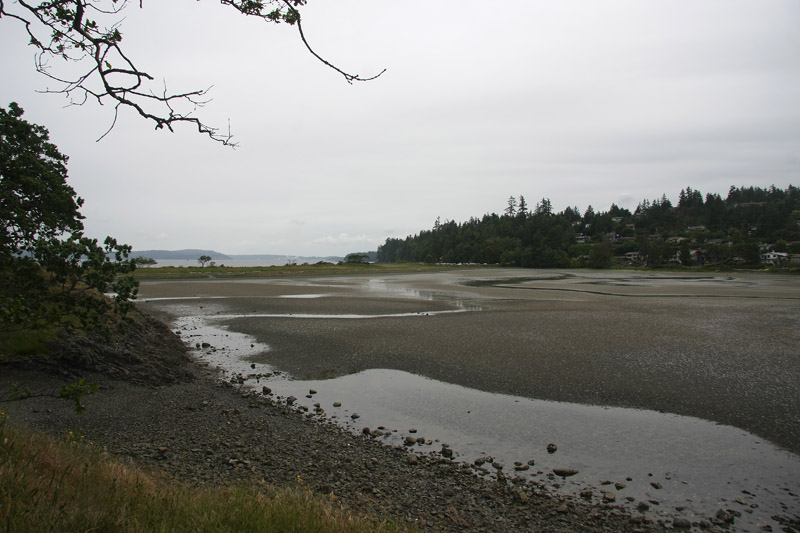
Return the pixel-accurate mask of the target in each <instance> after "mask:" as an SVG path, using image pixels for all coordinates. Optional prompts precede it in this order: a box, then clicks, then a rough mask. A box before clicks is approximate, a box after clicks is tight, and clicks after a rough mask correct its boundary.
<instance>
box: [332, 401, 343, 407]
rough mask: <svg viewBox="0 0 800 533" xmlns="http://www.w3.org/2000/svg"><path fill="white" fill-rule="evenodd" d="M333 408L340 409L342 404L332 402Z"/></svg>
mask: <svg viewBox="0 0 800 533" xmlns="http://www.w3.org/2000/svg"><path fill="white" fill-rule="evenodd" d="M333 406H334V407H341V406H342V402H333Z"/></svg>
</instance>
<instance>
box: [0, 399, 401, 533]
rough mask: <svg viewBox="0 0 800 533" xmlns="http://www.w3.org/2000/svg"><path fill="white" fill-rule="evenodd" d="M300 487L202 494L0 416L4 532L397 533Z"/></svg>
mask: <svg viewBox="0 0 800 533" xmlns="http://www.w3.org/2000/svg"><path fill="white" fill-rule="evenodd" d="M397 530H399V528H397V527H394V526H391V525H388V526H387V525H386V524H382V523H378V522H376V521H374V520H369V519H366V518H363V517H356V516H353V515H352V514H350V513H347V512H345V511H344V510H342V509H341V508H340V507H339V506H338V504H337V502H336V500H335V498H333V497H323V496H318V495H314V494H312V493H311V492H310V491H309V490H307V489H306V488H305V485H304V483H303V481H302V480H301V479H298V480H297V485H296V486H295V487H290V488H284V489H274V488H271V487H266V486H264V487H260V488H251V487H247V488H245V487H235V488H222V489H198V488H192V487H189V486H186V485H183V484H180V483H176V482H170V481H167V480H165V479H163V478H162V476H160V475H158V474H151V473H146V472H143V471H142V470H139V469H137V468H135V467H133V466H130V465H127V464H124V463H123V462H121V461H119V460H116V459H114V458H111V457H108V456H107V455H105V454H103V453H102V452H101V451H99V450H98V449H97V447H96V446H95V445H94V444H93V443H91V442H89V441H87V440H86V438H85V437H83V436H82V435H80V433H79V432H77V431H75V430H73V431H70V432H69V433H68V434H67V435H65V437H64V438H63V439H54V438H52V437H48V436H45V435H43V434H40V433H36V432H32V431H29V430H26V429H24V428H18V427H12V426H11V425H10V424H9V422H8V417H7V415H6V414H3V413H0V532H3V533H10V532H12V531H14V532H17V531H115V532H116V531H148V532H150V531H232V532H233V531H237V532H238V531H259V532H264V531H341V532H362V531H363V532H366V531H397Z"/></svg>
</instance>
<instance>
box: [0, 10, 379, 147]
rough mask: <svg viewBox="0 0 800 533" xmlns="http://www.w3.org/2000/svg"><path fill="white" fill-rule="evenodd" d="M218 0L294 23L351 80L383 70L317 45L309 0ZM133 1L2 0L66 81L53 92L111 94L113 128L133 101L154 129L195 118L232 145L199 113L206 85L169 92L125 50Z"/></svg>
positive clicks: (41, 59) (41, 63) (46, 68)
mask: <svg viewBox="0 0 800 533" xmlns="http://www.w3.org/2000/svg"><path fill="white" fill-rule="evenodd" d="M220 3H221V4H222V5H224V6H228V7H230V8H231V9H234V10H235V11H237V12H238V13H240V14H242V15H245V16H248V17H256V18H259V19H261V20H263V21H265V22H269V23H285V24H290V25H293V26H295V27H296V28H297V30H298V32H299V35H300V40H301V41H302V43H303V45H304V46H305V47H306V48H307V49H308V51H309V52H310V53H311V54H312V55H313V56H314V57H316V58H317V59H318V60H320V61H321V62H322V63H324V64H325V65H327V66H328V67H330V68H332V69H333V70H335V71H336V72H338V73H339V74H341V75H342V76H344V78H345V80H347V82H348V83H353V82H356V81H368V80H372V79H375V78H377V77H378V76H380V75H381V74H383V72H384V71H381V72H380V73H378V74H377V75H374V76H370V77H361V76H359V75H358V74H350V73H348V72H345V71H344V70H341V69H340V68H338V67H337V66H335V65H334V64H332V63H330V62H329V61H327V60H325V59H324V58H322V57H321V56H320V55H319V54H318V53H317V52H316V51H314V49H313V48H312V47H311V45H310V44H309V43H308V41H307V40H306V36H305V34H304V33H303V26H302V24H301V22H300V11H299V9H300V8H301V7H302V6H304V5H305V4H306V0H220ZM128 4H129V1H128V0H48V1H33V2H31V1H29V0H16V1H14V2H9V1H8V0H0V20H2V19H7V20H13V21H17V22H19V23H21V24H23V25H24V27H25V30H26V31H27V33H28V36H29V37H30V44H31V45H32V46H34V47H35V48H36V49H37V51H38V52H37V56H36V70H37V71H38V72H40V73H42V74H44V75H45V76H47V77H48V78H50V79H52V80H54V81H56V82H58V83H59V84H60V88H59V89H56V90H54V91H51V92H57V93H63V94H66V95H68V96H69V97H70V98H71V101H72V103H74V104H77V105H82V104H83V103H85V102H86V101H87V100H90V99H94V100H97V101H98V102H100V103H102V102H104V101H106V100H110V101H111V102H113V104H114V119H113V122H112V125H111V128H113V127H114V124H115V123H116V120H117V116H118V113H119V110H120V108H130V109H132V110H134V111H135V112H136V113H138V114H139V115H140V116H141V117H143V118H144V119H146V120H148V121H151V122H153V123H154V124H155V128H156V129H163V128H166V129H167V130H169V131H173V127H174V126H175V125H177V124H181V123H184V124H189V125H191V126H193V127H195V128H196V129H197V130H198V131H199V132H200V133H202V134H205V135H208V136H209V137H211V138H212V139H214V140H216V141H220V142H222V143H223V144H225V145H234V144H235V143H233V142H232V140H231V139H232V135H231V133H230V131H227V132H220V131H219V129H218V128H214V127H211V126H209V125H207V124H205V123H204V122H202V121H201V120H200V118H198V117H196V116H194V112H195V111H196V110H197V108H198V107H202V106H203V105H204V104H205V103H207V98H208V89H195V90H189V91H185V92H177V93H170V92H168V91H167V89H166V84H164V85H162V86H158V85H157V84H156V83H155V77H154V76H153V75H151V74H150V73H148V72H147V71H146V70H144V69H142V68H140V66H139V65H138V64H137V63H136V62H135V61H134V59H133V58H132V57H130V56H129V55H128V54H127V52H126V51H125V49H124V47H123V45H122V32H121V31H120V27H121V20H120V19H121V16H122V15H121V14H122V11H123V10H124V9H125V8H126V7H128ZM139 8H143V0H139ZM52 59H63V60H65V61H66V62H68V63H77V64H78V65H79V70H78V73H77V74H74V75H70V74H61V73H58V72H55V71H54V70H53V69H52V62H51V60H52ZM111 128H109V131H110V130H111ZM106 133H108V132H106ZM104 135H105V134H104Z"/></svg>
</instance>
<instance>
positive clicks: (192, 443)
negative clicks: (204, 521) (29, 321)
mask: <svg viewBox="0 0 800 533" xmlns="http://www.w3.org/2000/svg"><path fill="white" fill-rule="evenodd" d="M56 352H57V353H58V354H59V355H60V357H59V358H57V360H55V361H51V362H50V363H48V364H42V363H41V362H38V363H36V364H33V363H31V362H26V361H17V362H15V363H13V364H11V363H6V364H2V365H0V393H2V392H5V391H7V390H8V387H9V385H10V384H11V383H18V384H20V385H26V386H29V387H30V388H31V390H32V392H33V393H34V394H35V396H34V397H31V398H29V399H26V400H23V401H18V402H13V403H5V404H3V403H0V408H2V409H4V410H5V411H6V412H9V413H10V414H11V417H12V421H13V422H14V423H18V424H25V425H28V426H30V427H32V428H35V429H38V430H41V431H44V432H46V433H49V434H52V435H54V436H63V435H65V434H66V432H67V431H68V430H69V429H70V428H80V429H81V431H82V433H83V434H85V435H86V436H87V439H90V440H92V441H93V442H94V443H95V445H96V446H100V447H102V448H103V449H105V450H107V451H108V452H109V453H111V454H112V455H114V456H116V457H118V458H121V459H123V460H126V461H130V462H131V463H133V464H135V465H137V466H140V467H143V468H145V469H150V470H153V471H155V472H157V473H160V474H161V475H163V476H165V477H167V478H170V479H175V480H179V481H183V482H186V483H189V484H191V485H197V486H225V485H232V484H246V485H256V486H258V485H274V486H286V485H289V486H300V487H302V488H304V489H305V488H307V489H310V490H312V491H314V492H316V493H319V494H323V495H328V496H329V497H330V498H331V499H332V500H335V501H336V502H338V504H339V505H341V506H342V507H343V508H345V509H348V510H352V511H353V512H357V513H366V514H369V515H372V516H374V517H378V518H379V519H382V518H387V519H391V520H394V521H396V522H398V523H401V524H405V525H408V526H410V527H413V528H419V529H420V530H429V529H433V530H439V531H467V530H468V531H665V530H689V529H694V530H700V529H702V530H710V531H717V530H730V531H737V530H739V529H738V528H737V517H738V516H740V514H739V513H740V509H741V507H740V506H738V505H737V504H736V503H735V502H730V505H728V506H722V507H720V509H718V511H717V512H716V514H715V515H713V516H708V517H706V518H705V519H703V520H696V521H694V522H692V521H690V520H688V519H686V518H684V517H681V516H680V514H679V513H676V515H675V516H674V517H672V518H665V517H664V515H663V514H659V516H658V518H653V517H652V516H651V515H650V514H649V511H650V509H649V505H648V504H647V502H641V503H640V505H639V507H638V508H636V509H635V510H633V511H631V510H626V508H624V507H623V506H622V505H620V503H621V501H620V500H618V498H621V495H619V496H618V495H617V494H615V491H616V490H617V489H616V488H615V487H614V486H613V485H611V486H608V487H606V486H598V487H592V488H588V489H585V490H584V491H582V493H581V494H580V495H576V496H563V495H557V494H553V493H551V489H549V488H548V485H545V484H541V483H540V482H536V481H531V480H530V479H524V478H522V477H517V476H515V471H514V466H513V465H506V467H505V468H504V469H501V470H500V472H501V474H500V475H499V476H498V479H488V478H486V477H482V476H479V475H477V471H476V466H475V465H473V464H469V465H468V464H463V463H459V462H456V461H453V460H451V459H450V458H449V455H450V454H449V453H448V451H447V447H446V446H444V447H442V448H441V449H437V450H436V451H435V452H434V453H430V454H428V455H415V454H413V453H412V452H411V451H410V450H411V447H407V446H387V445H385V444H382V443H381V442H380V440H379V439H376V438H375V436H374V433H373V432H372V431H368V430H366V429H365V431H364V432H363V433H362V434H361V435H356V434H353V433H349V432H347V431H345V430H343V429H341V428H339V427H336V426H334V425H332V424H328V423H321V422H318V421H315V420H313V419H312V416H311V415H310V414H309V413H304V412H300V411H297V410H295V409H292V408H291V407H290V406H287V405H286V401H285V400H284V401H282V402H278V401H274V400H273V399H272V398H271V397H269V396H265V395H263V394H260V393H259V392H258V391H256V392H246V391H245V390H243V389H241V388H239V387H237V386H236V385H235V384H232V383H231V382H225V381H222V380H220V379H219V375H218V374H217V372H216V371H214V370H211V369H209V368H207V367H204V366H202V365H199V364H197V363H195V362H194V361H193V359H192V358H191V357H190V356H189V355H188V353H187V352H186V349H185V347H184V346H183V344H182V342H181V340H180V339H179V338H178V337H177V336H175V335H174V334H173V333H172V332H171V331H170V330H169V329H168V328H167V327H166V326H164V325H163V324H161V323H159V322H157V321H155V320H152V319H150V318H146V317H138V319H137V320H136V321H135V325H134V327H133V328H129V329H128V330H127V331H126V332H125V334H124V335H118V336H116V337H115V340H114V341H113V342H112V343H106V342H103V341H101V340H100V339H88V340H87V339H80V340H77V339H62V343H61V347H60V348H59V350H56ZM78 376H82V377H85V378H86V379H87V380H89V381H97V382H99V383H101V389H100V390H99V391H98V392H96V393H94V394H92V395H90V396H88V397H86V398H85V399H84V404H85V406H86V407H87V410H86V412H85V413H84V414H82V415H77V414H76V413H75V410H74V408H73V406H72V404H70V403H68V402H65V401H62V400H58V399H55V398H53V397H52V395H50V396H48V395H47V394H48V392H51V393H52V392H55V391H57V390H58V389H59V388H60V386H61V385H63V384H64V383H65V382H67V381H69V380H71V379H73V378H75V377H78ZM37 393H39V394H41V395H36V394H37ZM372 429H376V428H372ZM487 460H488V461H489V464H491V460H490V458H487ZM489 464H486V465H484V467H489ZM559 475H561V476H567V475H569V472H554V473H552V474H550V478H551V479H550V483H551V485H550V487H552V483H554V482H555V483H558V481H559V479H560V478H558V476H559ZM653 505H656V503H654V504H653ZM782 525H783V528H784V530H785V531H797V530H798V529H800V524H798V523H795V522H792V521H790V520H783V521H782Z"/></svg>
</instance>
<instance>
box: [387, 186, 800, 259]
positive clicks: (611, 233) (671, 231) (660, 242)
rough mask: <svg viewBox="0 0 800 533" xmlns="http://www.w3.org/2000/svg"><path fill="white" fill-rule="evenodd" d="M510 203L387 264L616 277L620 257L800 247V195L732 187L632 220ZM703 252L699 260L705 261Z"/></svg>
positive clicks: (396, 246) (651, 206)
mask: <svg viewBox="0 0 800 533" xmlns="http://www.w3.org/2000/svg"><path fill="white" fill-rule="evenodd" d="M522 198H523V197H522V196H520V202H519V204H517V202H516V199H515V197H513V196H511V197H509V199H508V201H507V203H506V206H505V208H504V210H503V215H497V214H495V213H492V214H487V215H484V216H483V218H480V219H478V218H474V217H473V218H471V219H469V220H468V221H467V222H463V223H456V222H454V221H446V222H444V223H441V222H440V221H439V219H437V223H436V225H435V226H434V228H433V230H430V231H426V230H423V231H421V232H419V233H418V234H416V235H412V236H408V237H406V238H405V239H397V238H389V239H387V240H386V242H385V243H384V244H383V245H382V246H380V247H379V248H378V260H379V261H381V262H396V261H418V262H422V261H432V262H444V263H497V264H502V265H509V266H521V267H535V268H541V267H565V266H590V267H595V268H606V267H608V266H611V264H612V262H613V260H614V257H619V258H623V257H624V256H625V254H626V253H634V255H635V254H637V253H638V257H639V258H641V259H637V261H641V262H643V263H645V264H647V265H650V266H659V265H666V264H682V265H686V264H694V263H696V262H716V263H723V262H728V261H734V262H745V263H758V261H759V257H760V252H759V248H760V247H763V246H765V245H766V244H774V246H773V248H774V249H777V248H781V249H783V248H786V249H791V248H792V244H791V243H793V242H796V241H800V189H799V188H797V187H794V186H792V185H790V186H789V187H788V188H787V189H786V190H781V189H777V188H775V187H770V188H768V189H760V188H758V187H755V188H754V187H747V188H745V187H742V188H737V187H731V189H730V191H729V193H728V196H727V198H725V199H723V198H722V197H720V196H719V195H717V194H708V195H706V196H705V201H704V199H703V195H702V194H701V193H700V192H699V191H696V190H692V189H691V188H690V187H687V188H686V189H685V190H683V191H681V193H680V195H679V203H678V205H677V206H673V205H672V202H670V200H669V199H668V198H667V197H666V195H662V196H661V197H660V198H657V199H655V200H652V201H651V200H643V201H642V202H640V203H639V206H638V207H637V209H636V211H635V212H634V213H631V212H630V211H629V210H627V209H623V208H621V207H619V206H617V205H614V204H612V205H611V208H610V209H609V210H608V211H595V209H594V208H593V207H592V206H588V207H587V208H586V210H585V211H584V214H583V215H582V216H581V214H580V210H579V209H578V208H577V207H567V208H566V209H564V211H562V212H561V213H555V212H554V210H553V207H552V203H551V202H550V200H549V199H547V198H542V200H541V201H539V202H537V204H536V207H535V209H534V210H533V211H532V212H531V211H528V210H527V208H526V209H525V210H523V209H521V208H519V207H518V206H519V205H520V204H523V200H522ZM698 252H699V254H698Z"/></svg>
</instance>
